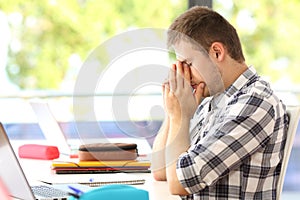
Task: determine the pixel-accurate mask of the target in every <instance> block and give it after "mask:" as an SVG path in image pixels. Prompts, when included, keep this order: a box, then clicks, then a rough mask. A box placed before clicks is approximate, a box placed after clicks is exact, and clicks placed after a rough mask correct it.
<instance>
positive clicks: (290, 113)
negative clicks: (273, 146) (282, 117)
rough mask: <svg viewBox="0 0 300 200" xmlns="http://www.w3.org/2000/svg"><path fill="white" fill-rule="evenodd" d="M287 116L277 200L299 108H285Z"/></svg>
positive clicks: (292, 141)
mask: <svg viewBox="0 0 300 200" xmlns="http://www.w3.org/2000/svg"><path fill="white" fill-rule="evenodd" d="M287 114H288V116H289V127H288V131H287V136H286V142H285V147H284V155H283V159H282V166H281V172H280V175H279V180H278V184H277V199H280V196H281V193H282V188H283V183H284V177H285V173H286V169H287V166H288V162H289V158H290V155H291V151H292V146H293V143H294V138H295V135H296V132H297V127H298V123H299V117H300V106H287Z"/></svg>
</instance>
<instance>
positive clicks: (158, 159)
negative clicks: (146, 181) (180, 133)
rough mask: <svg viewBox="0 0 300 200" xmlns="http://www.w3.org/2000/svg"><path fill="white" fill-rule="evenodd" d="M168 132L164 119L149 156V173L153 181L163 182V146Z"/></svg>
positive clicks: (164, 168) (164, 175)
mask: <svg viewBox="0 0 300 200" xmlns="http://www.w3.org/2000/svg"><path fill="white" fill-rule="evenodd" d="M168 132H169V119H168V118H167V119H165V120H164V122H163V124H162V126H161V128H160V130H159V132H158V134H157V136H156V138H155V140H154V143H153V151H152V156H151V171H152V174H153V177H154V179H155V180H158V181H165V180H166V179H167V176H166V162H165V146H166V142H167V138H168Z"/></svg>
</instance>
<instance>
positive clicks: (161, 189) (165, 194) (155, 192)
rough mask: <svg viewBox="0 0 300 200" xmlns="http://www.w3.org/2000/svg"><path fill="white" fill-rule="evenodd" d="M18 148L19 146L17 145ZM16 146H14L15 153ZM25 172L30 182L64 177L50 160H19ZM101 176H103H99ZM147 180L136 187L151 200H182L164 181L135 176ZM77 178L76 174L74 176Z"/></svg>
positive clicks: (146, 174) (150, 177)
mask: <svg viewBox="0 0 300 200" xmlns="http://www.w3.org/2000/svg"><path fill="white" fill-rule="evenodd" d="M16 146H18V145H16ZM16 146H15V145H14V149H15V152H16V153H17V151H16ZM19 161H20V164H21V166H22V168H23V171H24V173H25V175H26V177H27V179H28V181H29V182H36V180H39V179H40V178H41V177H45V174H47V175H51V176H63V175H56V174H53V173H52V172H51V169H50V166H51V161H48V160H33V159H19ZM97 175H99V176H101V174H97ZM135 175H138V176H142V177H144V178H145V180H146V182H145V184H143V185H135V187H137V188H141V189H145V190H147V191H148V192H149V197H150V200H161V199H164V200H175V199H177V200H178V199H180V197H179V196H175V195H171V194H170V193H169V190H168V185H167V183H166V182H163V181H155V180H154V179H153V178H152V175H151V174H150V173H138V174H135ZM74 176H76V174H74Z"/></svg>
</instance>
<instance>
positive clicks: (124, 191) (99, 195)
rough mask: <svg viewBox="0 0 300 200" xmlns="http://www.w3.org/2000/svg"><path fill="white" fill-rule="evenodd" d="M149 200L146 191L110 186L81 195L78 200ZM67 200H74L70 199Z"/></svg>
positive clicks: (122, 186) (131, 187)
mask: <svg viewBox="0 0 300 200" xmlns="http://www.w3.org/2000/svg"><path fill="white" fill-rule="evenodd" d="M94 199H101V200H149V194H148V191H146V190H142V189H138V188H135V187H133V186H130V185H123V184H111V185H105V186H101V187H98V188H96V189H93V190H90V191H88V192H85V193H83V194H82V195H81V196H80V198H79V200H94ZM69 200H76V198H75V197H70V198H69Z"/></svg>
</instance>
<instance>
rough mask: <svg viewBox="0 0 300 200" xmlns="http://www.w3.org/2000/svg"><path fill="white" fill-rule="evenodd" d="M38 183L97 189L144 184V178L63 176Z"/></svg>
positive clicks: (86, 175)
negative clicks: (113, 185)
mask: <svg viewBox="0 0 300 200" xmlns="http://www.w3.org/2000/svg"><path fill="white" fill-rule="evenodd" d="M40 181H42V182H44V183H48V184H56V185H59V184H74V183H75V184H81V185H86V186H89V187H98V186H102V185H108V184H126V185H140V184H144V183H145V178H143V177H140V176H138V175H137V174H127V173H122V172H120V173H110V174H76V175H75V176H74V175H71V174H65V175H57V176H48V177H44V178H41V179H40Z"/></svg>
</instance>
